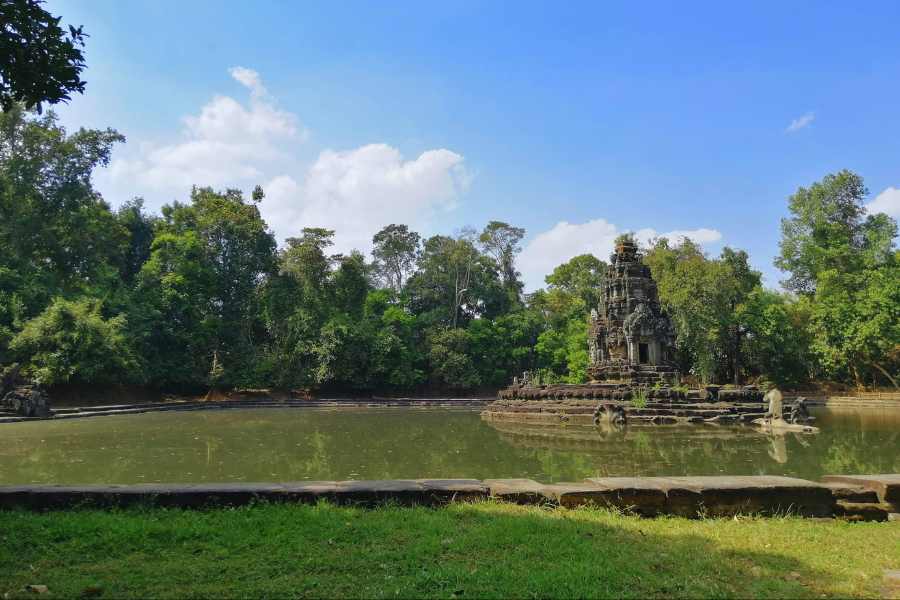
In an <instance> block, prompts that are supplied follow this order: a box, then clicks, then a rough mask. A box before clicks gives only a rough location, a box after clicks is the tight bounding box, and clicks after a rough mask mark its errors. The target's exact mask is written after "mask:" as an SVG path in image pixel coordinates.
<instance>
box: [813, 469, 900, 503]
mask: <svg viewBox="0 0 900 600" xmlns="http://www.w3.org/2000/svg"><path fill="white" fill-rule="evenodd" d="M822 481H824V482H826V483H834V482H838V483H845V484H849V485H857V486H861V487H864V488H867V489H870V490H874V491H875V493H876V494H878V499H879V500H880V501H881V502H891V503H896V504H900V474H898V473H893V474H880V475H826V476H825V477H823V478H822Z"/></svg>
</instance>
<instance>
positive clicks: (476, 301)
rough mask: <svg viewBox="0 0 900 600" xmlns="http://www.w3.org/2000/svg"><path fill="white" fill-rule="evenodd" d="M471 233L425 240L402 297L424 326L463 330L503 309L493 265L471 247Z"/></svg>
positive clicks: (498, 281)
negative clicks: (440, 326)
mask: <svg viewBox="0 0 900 600" xmlns="http://www.w3.org/2000/svg"><path fill="white" fill-rule="evenodd" d="M473 237H474V236H473V235H472V234H471V232H463V233H462V234H461V235H459V236H457V237H449V236H443V235H436V236H433V237H431V238H428V239H427V240H426V241H425V243H424V245H423V247H422V252H421V254H420V257H419V260H418V263H417V269H416V272H415V273H414V274H413V276H412V277H411V278H410V279H409V282H408V283H407V287H406V293H407V294H408V295H409V303H410V304H409V305H410V309H411V310H412V311H413V313H415V314H417V315H419V317H420V318H421V319H423V322H424V323H427V324H428V325H432V324H442V325H446V326H450V327H456V326H459V325H462V326H465V325H466V323H468V321H469V320H470V319H473V318H476V317H487V318H491V317H493V316H494V315H497V314H499V313H500V312H502V310H503V308H504V307H505V306H507V298H506V294H505V293H504V290H503V287H502V285H501V283H500V279H499V276H498V274H497V269H496V265H495V264H494V261H493V260H491V259H490V258H488V257H487V256H484V255H483V254H481V253H480V252H479V251H478V248H477V247H476V246H475V245H474V244H473V242H472V240H473Z"/></svg>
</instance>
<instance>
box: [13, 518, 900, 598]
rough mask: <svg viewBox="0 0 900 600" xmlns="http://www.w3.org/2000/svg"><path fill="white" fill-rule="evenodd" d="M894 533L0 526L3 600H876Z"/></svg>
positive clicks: (53, 522)
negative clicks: (38, 588) (238, 599)
mask: <svg viewBox="0 0 900 600" xmlns="http://www.w3.org/2000/svg"><path fill="white" fill-rule="evenodd" d="M887 568H893V569H897V568H900V526H898V524H897V523H845V522H841V521H831V520H828V521H825V520H823V521H814V520H809V519H800V518H791V517H785V518H775V519H758V518H750V517H748V518H739V519H723V520H716V519H708V520H687V519H680V518H659V519H640V518H636V517H630V516H624V515H620V514H616V513H614V512H610V511H606V510H599V509H579V510H566V509H559V508H557V509H548V508H537V507H521V506H515V505H508V504H499V503H493V502H484V503H477V504H454V505H451V506H448V507H446V508H440V509H429V508H401V507H390V506H388V507H383V508H379V509H361V508H347V507H336V506H332V505H328V504H320V505H317V506H300V505H257V506H251V507H246V508H239V509H214V510H208V511H193V510H164V509H133V510H121V511H100V510H87V509H86V510H73V511H63V512H51V513H30V512H20V511H13V512H9V511H7V512H3V511H0V597H3V598H7V597H9V598H17V597H34V594H33V593H32V592H25V591H23V588H24V587H25V586H26V585H29V584H38V585H46V586H47V587H48V588H49V593H48V594H42V595H41V597H42V598H47V597H85V596H93V597H116V598H118V597H186V596H191V597H235V596H254V597H257V596H266V597H287V596H290V597H305V596H313V597H322V596H327V597H331V596H342V597H343V596H347V597H367V598H372V597H374V598H379V597H423V596H427V597H444V598H453V597H575V596H578V597H583V596H589V597H610V596H615V597H697V596H706V597H709V596H715V597H750V596H752V597H792V598H806V597H809V598H812V597H816V598H819V597H822V596H826V597H830V596H841V597H847V596H877V595H879V592H880V586H881V580H882V571H883V570H884V569H887Z"/></svg>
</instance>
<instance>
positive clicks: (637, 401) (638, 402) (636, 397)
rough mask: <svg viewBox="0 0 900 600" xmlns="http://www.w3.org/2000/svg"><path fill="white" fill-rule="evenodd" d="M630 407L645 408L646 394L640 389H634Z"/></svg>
mask: <svg viewBox="0 0 900 600" xmlns="http://www.w3.org/2000/svg"><path fill="white" fill-rule="evenodd" d="M631 405H632V406H633V407H635V408H646V407H647V393H646V392H645V391H644V390H642V389H636V390H634V392H632V396H631Z"/></svg>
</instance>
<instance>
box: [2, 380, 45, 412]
mask: <svg viewBox="0 0 900 600" xmlns="http://www.w3.org/2000/svg"><path fill="white" fill-rule="evenodd" d="M0 406H5V407H6V408H8V409H9V410H11V411H13V412H14V413H17V414H19V415H21V416H23V417H48V416H50V399H49V398H48V397H47V393H46V392H45V391H44V390H43V388H41V387H40V386H38V385H19V386H16V387H13V388H12V389H11V390H10V391H8V392H6V395H4V396H3V397H2V400H0Z"/></svg>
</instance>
